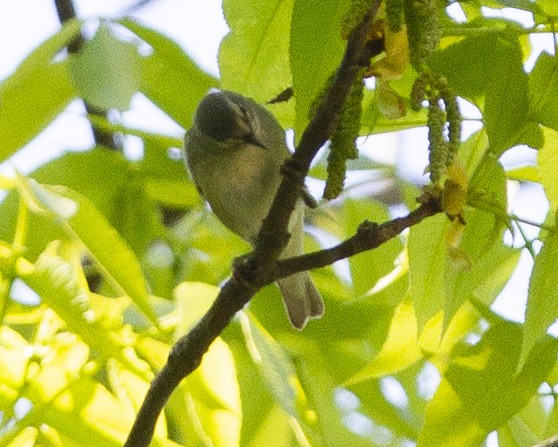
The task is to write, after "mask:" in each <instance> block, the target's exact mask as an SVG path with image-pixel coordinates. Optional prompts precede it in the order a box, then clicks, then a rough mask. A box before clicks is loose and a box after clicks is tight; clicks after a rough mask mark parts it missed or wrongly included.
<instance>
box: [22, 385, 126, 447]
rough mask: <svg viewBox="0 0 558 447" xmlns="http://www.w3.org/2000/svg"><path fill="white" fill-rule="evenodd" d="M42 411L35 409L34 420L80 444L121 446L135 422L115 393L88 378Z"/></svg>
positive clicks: (70, 388)
mask: <svg viewBox="0 0 558 447" xmlns="http://www.w3.org/2000/svg"><path fill="white" fill-rule="evenodd" d="M38 410H39V411H33V410H32V411H33V413H32V415H31V417H30V419H32V421H33V422H32V423H34V424H47V425H49V426H50V427H53V428H55V429H56V430H57V431H58V432H59V434H60V435H62V436H63V438H67V439H68V441H70V442H73V443H75V444H76V445H95V446H99V447H117V446H121V445H122V444H123V442H124V440H125V438H126V435H127V433H128V431H129V429H130V427H131V424H132V417H131V414H130V413H128V412H126V411H125V407H124V406H123V405H122V404H121V403H120V402H119V401H118V400H117V399H116V398H115V397H114V395H113V394H111V393H110V392H109V391H108V390H107V389H106V388H105V387H104V386H102V385H101V384H99V383H98V382H94V381H93V380H91V379H89V378H87V377H82V378H80V379H78V380H77V381H75V382H73V383H71V385H70V386H69V388H68V389H67V390H66V391H65V392H63V393H62V394H60V395H59V396H58V397H57V398H56V399H55V400H54V402H52V403H51V404H49V405H45V406H44V407H39V408H38Z"/></svg>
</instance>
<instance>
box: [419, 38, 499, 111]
mask: <svg viewBox="0 0 558 447" xmlns="http://www.w3.org/2000/svg"><path fill="white" fill-rule="evenodd" d="M498 46H499V40H498V38H497V37H496V36H494V35H488V36H482V37H467V38H465V39H463V40H460V41H458V42H457V43H455V44H453V45H450V46H448V47H446V48H444V49H443V50H441V51H437V52H436V53H434V54H433V55H432V57H431V58H430V59H429V62H428V63H429V65H430V66H431V67H432V68H433V69H434V70H436V71H439V72H441V73H443V74H444V75H445V76H446V77H447V79H448V83H449V85H450V86H451V88H452V90H454V91H455V93H456V94H458V95H459V96H463V97H464V98H467V99H469V100H471V101H473V102H474V103H476V104H479V102H481V101H480V100H481V98H482V97H483V96H484V95H485V93H486V90H487V78H488V76H489V73H491V72H492V71H497V70H498V68H499V67H497V66H494V65H493V60H492V52H493V51H494V49H495V48H497V47H498Z"/></svg>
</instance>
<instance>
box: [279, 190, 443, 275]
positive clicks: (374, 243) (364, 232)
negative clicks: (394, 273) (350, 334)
mask: <svg viewBox="0 0 558 447" xmlns="http://www.w3.org/2000/svg"><path fill="white" fill-rule="evenodd" d="M441 211H442V207H441V203H440V200H439V198H438V197H435V196H427V197H425V200H424V201H423V203H422V204H421V205H420V206H419V207H418V208H416V209H415V210H413V211H411V212H410V213H409V214H407V215H406V216H404V217H398V218H396V219H393V220H390V221H388V222H385V223H383V224H376V223H372V222H368V221H365V222H363V223H362V224H360V226H359V227H358V230H357V233H356V234H355V235H354V236H353V237H351V238H349V239H347V240H345V241H343V242H341V243H340V244H339V245H336V246H335V247H331V248H327V249H325V250H320V251H316V252H314V253H308V254H305V255H302V256H297V257H294V258H288V259H285V260H281V261H279V262H278V263H277V273H276V275H277V276H276V278H274V280H276V279H278V278H284V277H285V276H289V275H292V274H293V273H297V272H303V271H305V270H312V269H315V268H320V267H325V266H327V265H331V264H333V263H334V262H336V261H339V260H341V259H345V258H349V257H351V256H354V255H356V254H358V253H362V252H363V251H367V250H372V249H374V248H377V247H379V246H380V245H382V244H385V243H386V242H387V241H389V240H390V239H393V238H394V237H396V236H397V235H399V234H400V233H401V232H402V231H403V230H405V229H406V228H409V227H411V226H413V225H416V224H418V223H419V222H421V221H422V220H424V219H426V218H427V217H430V216H433V215H435V214H438V213H440V212H441Z"/></svg>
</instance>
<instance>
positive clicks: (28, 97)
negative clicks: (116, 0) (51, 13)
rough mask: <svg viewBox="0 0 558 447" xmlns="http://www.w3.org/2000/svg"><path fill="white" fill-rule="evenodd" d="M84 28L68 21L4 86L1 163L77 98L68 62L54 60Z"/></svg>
mask: <svg viewBox="0 0 558 447" xmlns="http://www.w3.org/2000/svg"><path fill="white" fill-rule="evenodd" d="M80 28H81V22H80V21H77V20H71V21H68V22H67V23H66V24H65V25H64V26H63V27H62V28H61V30H60V31H59V32H58V33H56V34H54V35H53V36H52V37H50V38H48V39H47V40H46V41H45V42H44V43H42V44H41V45H40V46H39V47H38V48H36V49H35V50H33V52H32V53H31V54H30V55H29V56H28V57H27V58H26V59H25V60H24V61H23V62H22V63H21V64H20V65H19V67H18V68H17V69H16V70H15V71H14V72H13V73H12V74H11V75H10V76H9V77H8V78H7V79H5V80H4V81H3V82H2V83H1V84H0V104H2V106H1V107H0V122H1V123H2V125H1V126H0V160H5V159H6V158H7V157H9V156H10V155H12V154H13V153H14V152H15V151H16V150H17V149H19V148H20V147H22V146H24V145H25V144H27V143H28V142H29V141H31V139H33V138H34V137H35V136H36V135H37V134H39V133H40V132H41V131H42V130H43V129H44V128H45V127H46V126H47V125H48V124H49V123H50V122H51V121H52V120H53V119H54V118H56V117H57V116H58V115H59V114H60V113H61V112H62V110H64V109H65V108H66V106H67V105H68V104H69V103H70V101H71V100H72V99H74V98H75V97H76V92H75V89H74V86H73V84H72V82H71V80H70V77H69V75H68V70H67V64H68V61H67V60H66V59H64V60H62V61H58V62H54V57H55V56H56V54H57V53H58V52H59V51H60V50H61V49H62V48H64V46H66V45H67V44H68V43H69V42H70V41H71V40H72V39H74V38H75V37H76V36H77V35H78V33H79V31H80Z"/></svg>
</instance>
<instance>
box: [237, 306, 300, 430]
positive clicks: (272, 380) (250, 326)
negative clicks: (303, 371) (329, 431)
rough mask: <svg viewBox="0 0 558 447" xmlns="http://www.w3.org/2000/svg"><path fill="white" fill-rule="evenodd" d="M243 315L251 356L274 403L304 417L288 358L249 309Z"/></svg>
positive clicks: (289, 412)
mask: <svg viewBox="0 0 558 447" xmlns="http://www.w3.org/2000/svg"><path fill="white" fill-rule="evenodd" d="M246 315H247V316H243V318H242V320H241V323H242V331H243V333H244V337H245V339H246V344H247V347H248V350H249V352H250V355H251V356H252V360H253V361H254V363H255V365H256V367H257V368H258V369H259V371H260V373H261V375H262V377H263V379H264V381H265V383H266V385H267V386H268V388H269V391H270V392H271V394H272V395H273V397H274V398H275V400H276V401H277V403H278V404H279V405H281V407H282V408H283V410H284V411H285V412H286V413H287V414H289V415H290V416H292V417H293V418H295V419H300V420H301V421H304V420H305V418H306V417H307V416H308V413H307V410H309V409H308V407H307V406H308V402H307V401H306V398H305V396H304V393H303V392H302V387H301V385H300V381H299V379H298V377H297V374H296V370H295V367H294V365H293V363H292V361H291V359H290V358H289V356H288V355H287V353H286V352H285V351H284V348H283V347H282V346H281V345H280V344H279V343H278V342H277V341H276V340H275V339H274V338H273V337H272V336H271V334H269V332H267V331H266V330H265V329H264V328H263V326H261V325H260V324H259V323H258V321H257V320H256V319H255V318H254V317H253V316H252V315H251V314H250V313H248V312H247V313H246Z"/></svg>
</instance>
